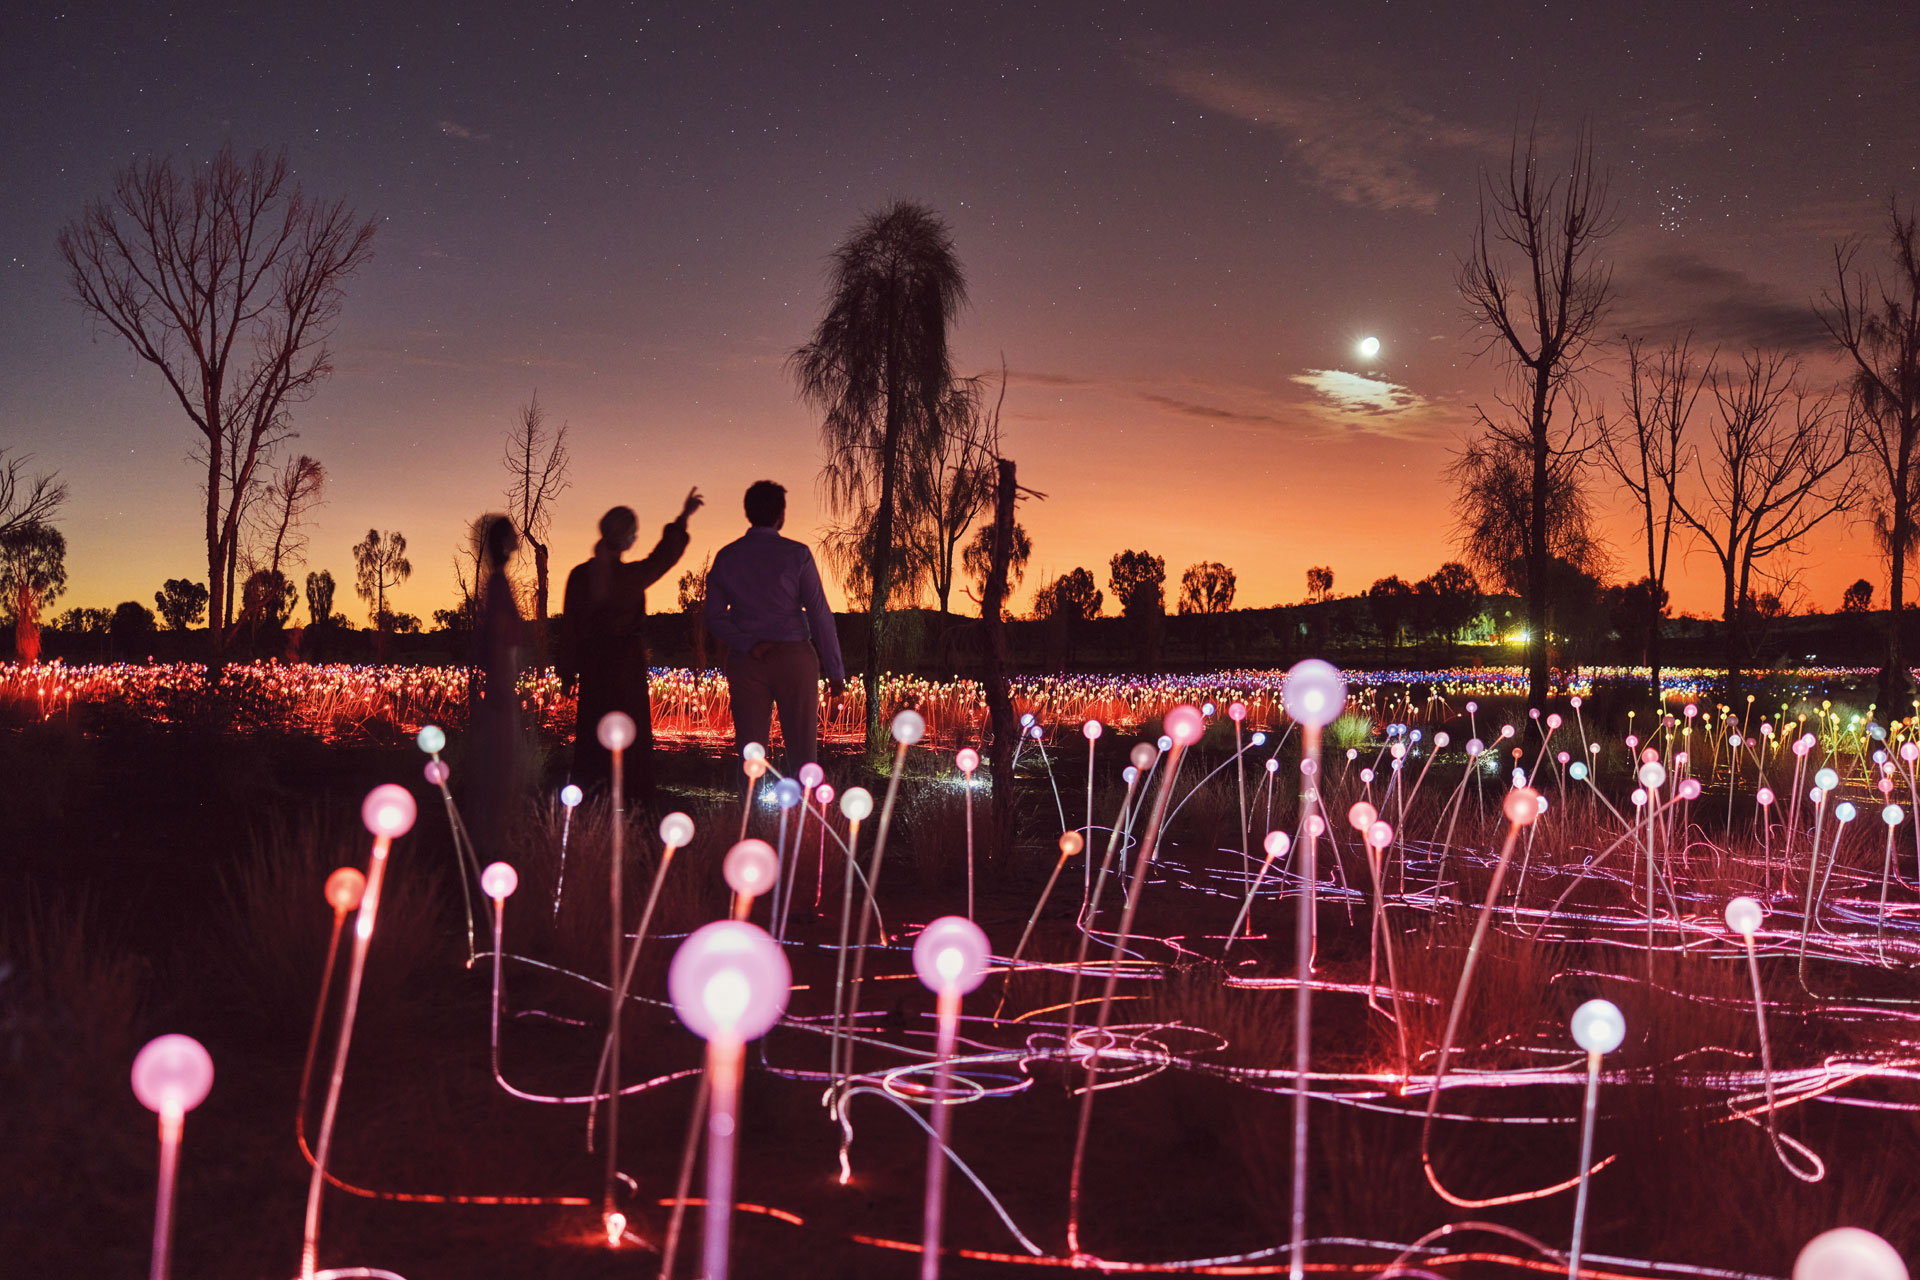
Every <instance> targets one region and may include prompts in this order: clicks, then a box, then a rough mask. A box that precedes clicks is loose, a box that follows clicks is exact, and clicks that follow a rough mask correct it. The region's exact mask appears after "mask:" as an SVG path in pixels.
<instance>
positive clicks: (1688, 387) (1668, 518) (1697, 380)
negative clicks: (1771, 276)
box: [1600, 336, 1713, 700]
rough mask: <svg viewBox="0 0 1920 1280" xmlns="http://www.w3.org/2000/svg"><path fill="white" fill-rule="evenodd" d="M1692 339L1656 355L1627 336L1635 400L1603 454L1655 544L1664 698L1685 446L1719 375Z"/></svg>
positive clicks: (1655, 679) (1603, 433)
mask: <svg viewBox="0 0 1920 1280" xmlns="http://www.w3.org/2000/svg"><path fill="white" fill-rule="evenodd" d="M1690 346H1691V338H1690V336H1683V337H1679V338H1675V339H1674V340H1673V341H1672V342H1671V343H1669V344H1668V345H1667V346H1666V347H1665V348H1664V349H1662V350H1661V351H1660V352H1659V353H1658V354H1657V355H1654V356H1653V357H1651V358H1649V357H1648V356H1647V354H1646V349H1645V344H1644V343H1643V342H1642V341H1641V340H1640V339H1637V338H1629V339H1627V404H1626V412H1625V414H1624V415H1622V416H1620V417H1616V418H1613V419H1611V420H1605V421H1603V422H1602V424H1601V430H1600V457H1601V459H1602V461H1604V462H1605V463H1606V465H1607V469H1608V470H1609V471H1612V472H1613V474H1614V475H1615V476H1616V477H1618V479H1619V481H1620V483H1621V485H1622V486H1623V487H1624V488H1625V489H1626V490H1627V492H1629V493H1631V494H1632V495H1633V497H1634V501H1635V503H1636V504H1637V505H1638V507H1639V511H1640V517H1641V535H1642V537H1643V538H1644V539H1645V540H1646V544H1647V581H1648V582H1649V583H1651V584H1652V587H1653V590H1652V593H1651V599H1652V601H1653V605H1652V607H1651V608H1650V610H1649V611H1648V614H1647V617H1646V619H1645V621H1646V627H1647V633H1646V637H1645V642H1644V648H1643V653H1644V655H1645V658H1646V663H1647V667H1648V669H1649V675H1648V682H1649V684H1650V685H1651V687H1652V691H1653V696H1654V698H1655V699H1656V700H1658V699H1659V697H1660V620H1661V616H1662V614H1663V613H1664V612H1665V609H1664V606H1663V604H1662V602H1663V601H1665V599H1666V590H1667V560H1668V555H1669V552H1671V550H1672V548H1673V527H1674V515H1675V505H1674V484H1675V482H1676V481H1677V480H1678V479H1679V475H1680V471H1681V469H1682V468H1683V467H1684V466H1685V465H1686V463H1687V459H1686V456H1685V453H1684V450H1683V447H1682V442H1683V441H1684V439H1685V437H1686V433H1687V422H1688V420H1689V419H1690V418H1691V417H1692V415H1693V407H1694V404H1695V402H1696V401H1697V400H1698V399H1699V398H1700V392H1701V390H1702V389H1703V388H1704V387H1705V386H1706V385H1707V383H1708V382H1709V380H1710V379H1711V376H1712V370H1713V361H1712V358H1711V357H1709V358H1708V360H1707V362H1706V364H1705V365H1704V366H1703V367H1701V368H1700V369H1698V370H1696V369H1695V368H1694V361H1693V354H1692V351H1691V350H1690Z"/></svg>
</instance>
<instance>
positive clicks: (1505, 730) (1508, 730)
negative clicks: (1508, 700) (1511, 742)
mask: <svg viewBox="0 0 1920 1280" xmlns="http://www.w3.org/2000/svg"><path fill="white" fill-rule="evenodd" d="M1500 736H1501V737H1502V738H1511V737H1512V736H1513V726H1512V725H1510V724H1503V725H1501V726H1500Z"/></svg>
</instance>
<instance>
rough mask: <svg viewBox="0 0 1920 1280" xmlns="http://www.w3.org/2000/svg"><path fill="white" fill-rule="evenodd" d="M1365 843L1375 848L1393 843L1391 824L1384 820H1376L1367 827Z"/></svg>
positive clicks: (1381, 847) (1382, 847)
mask: <svg viewBox="0 0 1920 1280" xmlns="http://www.w3.org/2000/svg"><path fill="white" fill-rule="evenodd" d="M1367 843H1368V844H1369V845H1372V846H1373V847H1374V848H1375V849H1384V848H1386V847H1387V846H1388V845H1390V844H1392V843H1393V826H1392V825H1391V824H1390V823H1386V822H1376V823H1374V824H1373V825H1372V826H1370V827H1368V828H1367Z"/></svg>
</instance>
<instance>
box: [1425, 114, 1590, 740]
mask: <svg viewBox="0 0 1920 1280" xmlns="http://www.w3.org/2000/svg"><path fill="white" fill-rule="evenodd" d="M1542 169H1543V164H1542V162H1541V160H1540V159H1539V157H1538V155H1537V152H1536V139H1535V137H1534V136H1533V135H1532V134H1529V135H1528V136H1527V139H1526V146H1525V149H1524V151H1523V150H1522V148H1521V146H1520V142H1519V139H1517V138H1516V139H1515V141H1514V146H1513V151H1512V153H1511V156H1510V158H1509V160H1508V163H1507V172H1506V175H1505V177H1504V178H1501V179H1495V178H1493V177H1486V178H1485V179H1484V180H1483V183H1482V193H1481V200H1480V220H1479V226H1478V228H1477V229H1476V231H1475V233H1474V240H1473V248H1472V251H1471V253H1470V254H1469V256H1468V258H1467V261H1466V262H1465V263H1463V264H1462V266H1461V268H1460V273H1459V288H1460V295H1461V297H1462V299H1463V300H1464V301H1465V303H1466V309H1467V315H1468V317H1469V318H1470V319H1471V320H1472V321H1473V323H1474V325H1475V326H1476V327H1477V328H1479V329H1480V331H1481V332H1482V333H1483V334H1484V335H1485V341H1484V343H1483V345H1482V348H1481V354H1483V355H1484V354H1486V353H1488V352H1494V353H1497V354H1498V356H1499V358H1500V360H1501V362H1502V363H1503V364H1504V365H1505V366H1506V367H1507V370H1508V373H1509V375H1510V379H1511V386H1510V389H1509V391H1508V392H1507V393H1506V394H1504V395H1501V396H1500V397H1498V403H1499V410H1498V412H1497V414H1489V413H1487V412H1486V411H1485V410H1480V411H1479V416H1480V425H1481V428H1482V434H1483V436H1484V437H1493V438H1494V439H1497V440H1499V441H1501V442H1503V443H1504V444H1505V445H1507V446H1509V447H1510V448H1511V449H1513V450H1514V451H1516V452H1517V453H1519V454H1521V455H1523V456H1524V459H1525V472H1524V473H1523V478H1524V480H1525V496H1526V504H1525V507H1524V508H1523V509H1522V510H1520V511H1518V512H1516V513H1515V514H1517V515H1519V516H1520V517H1521V518H1522V521H1523V523H1522V526H1521V529H1520V532H1521V535H1522V537H1521V541H1522V543H1523V544H1524V545H1523V550H1524V555H1523V556H1522V558H1521V566H1522V568H1523V569H1524V574H1525V576H1524V581H1523V584H1522V585H1523V587H1524V590H1523V592H1522V594H1524V595H1525V597H1526V601H1527V623H1528V627H1527V647H1528V656H1529V661H1528V675H1529V686H1530V687H1529V691H1528V700H1529V701H1530V702H1532V703H1533V705H1535V706H1539V705H1540V704H1541V703H1542V702H1543V700H1544V699H1545V698H1546V695H1547V683H1548V679H1549V672H1548V669H1547V631H1548V620H1547V615H1548V602H1547V597H1548V576H1549V568H1550V564H1551V559H1552V556H1551V552H1550V550H1549V542H1550V536H1549V524H1550V522H1551V521H1552V520H1553V513H1552V511H1551V510H1550V501H1549V498H1550V490H1551V487H1552V486H1551V481H1552V478H1553V472H1554V471H1555V470H1556V468H1557V467H1558V468H1559V469H1561V470H1562V471H1563V479H1564V475H1565V474H1566V473H1569V472H1570V470H1571V468H1573V467H1576V466H1577V465H1578V464H1579V462H1580V461H1581V460H1582V458H1583V455H1584V453H1585V451H1586V449H1587V448H1588V447H1589V441H1588V440H1587V438H1586V436H1587V432H1586V429H1585V425H1584V423H1583V420H1582V417H1581V414H1580V411H1579V390H1580V388H1579V378H1580V375H1581V374H1582V373H1583V372H1585V369H1586V360H1587V355H1588V351H1589V349H1590V348H1591V346H1592V345H1593V343H1594V341H1595V334H1596V333H1597V332H1598V330H1599V326H1600V322H1601V319H1602V317H1603V316H1604V315H1605V313H1606V309H1607V302H1608V295H1609V293H1610V286H1611V273H1610V272H1609V271H1608V269H1607V268H1606V267H1605V266H1604V265H1603V264H1602V263H1600V262H1599V260H1598V258H1597V253H1598V250H1599V247H1600V243H1601V241H1602V240H1604V239H1605V238H1606V236H1607V235H1608V233H1609V232H1611V231H1612V229H1613V226H1614V220H1613V215H1612V213H1611V210H1610V208H1609V206H1608V200H1607V191H1606V184H1605V182H1604V180H1602V179H1600V178H1598V177H1596V175H1595V173H1594V168H1593V140H1592V137H1591V136H1590V135H1588V134H1586V133H1584V132H1583V133H1582V135H1581V137H1580V139H1579V141H1578V142H1577V143H1576V144H1575V146H1574V151H1573V158H1572V162H1571V163H1570V164H1569V165H1568V166H1567V170H1566V172H1565V173H1564V174H1563V175H1561V176H1558V177H1547V176H1545V175H1544V174H1543V173H1542ZM1576 487H1577V486H1576Z"/></svg>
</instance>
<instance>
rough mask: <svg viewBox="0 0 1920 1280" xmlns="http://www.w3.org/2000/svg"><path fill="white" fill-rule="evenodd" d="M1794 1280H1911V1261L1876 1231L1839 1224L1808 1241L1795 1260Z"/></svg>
mask: <svg viewBox="0 0 1920 1280" xmlns="http://www.w3.org/2000/svg"><path fill="white" fill-rule="evenodd" d="M1793 1280H1907V1264H1906V1263H1904V1262H1902V1261H1900V1254H1899V1253H1898V1252H1897V1251H1896V1250H1895V1249H1894V1247H1893V1246H1892V1245H1890V1244H1888V1243H1887V1242H1886V1241H1885V1240H1882V1239H1881V1238H1880V1237H1879V1236H1877V1235H1875V1234H1873V1232H1871V1231H1862V1230H1861V1229H1860V1228H1859V1227H1839V1228H1836V1229H1835V1230H1832V1231H1823V1232H1821V1233H1820V1234H1819V1235H1817V1236H1815V1237H1814V1238H1813V1239H1811V1240H1809V1241H1808V1242H1807V1247H1806V1248H1804V1249H1802V1250H1801V1251H1800V1256H1799V1257H1797V1258H1795V1259H1794V1260H1793Z"/></svg>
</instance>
